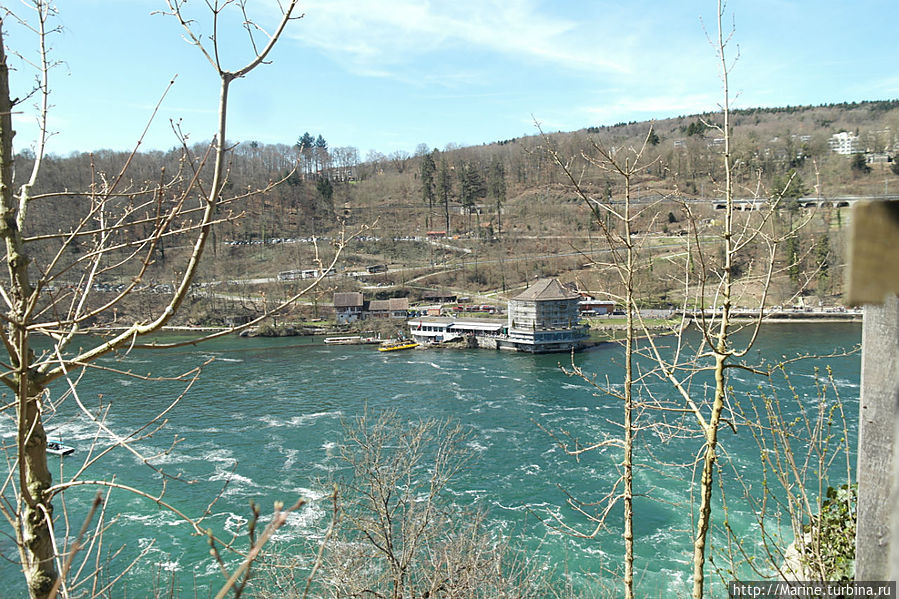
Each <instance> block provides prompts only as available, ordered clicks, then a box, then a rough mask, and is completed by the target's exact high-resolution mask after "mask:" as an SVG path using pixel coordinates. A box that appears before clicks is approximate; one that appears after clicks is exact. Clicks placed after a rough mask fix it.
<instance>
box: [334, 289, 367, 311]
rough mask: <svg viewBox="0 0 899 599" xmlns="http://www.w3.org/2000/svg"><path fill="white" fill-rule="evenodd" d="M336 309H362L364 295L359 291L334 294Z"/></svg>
mask: <svg viewBox="0 0 899 599" xmlns="http://www.w3.org/2000/svg"><path fill="white" fill-rule="evenodd" d="M334 307H335V308H361V307H362V294H361V293H359V292H358V291H347V292H342V293H335V294H334Z"/></svg>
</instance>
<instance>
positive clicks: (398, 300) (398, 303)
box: [365, 297, 409, 318]
mask: <svg viewBox="0 0 899 599" xmlns="http://www.w3.org/2000/svg"><path fill="white" fill-rule="evenodd" d="M365 313H366V316H368V317H369V318H406V316H408V314H409V298H408V297H394V298H390V299H386V300H371V301H370V302H368V309H367V310H366V311H365Z"/></svg>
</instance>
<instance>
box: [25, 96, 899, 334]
mask: <svg viewBox="0 0 899 599" xmlns="http://www.w3.org/2000/svg"><path fill="white" fill-rule="evenodd" d="M717 119H720V115H718V114H717V113H710V114H705V115H693V116H684V117H679V118H675V119H666V120H663V121H657V122H653V123H649V122H643V123H626V124H625V123H621V124H618V125H614V126H600V127H588V128H585V129H582V130H580V131H575V132H568V133H553V134H549V135H545V136H544V135H542V134H541V133H540V132H539V131H537V130H536V128H535V134H534V135H533V136H529V137H524V138H518V139H512V140H504V141H496V142H493V143H488V144H484V145H482V146H476V147H465V148H460V147H447V148H444V149H442V150H438V149H431V148H428V147H427V146H424V145H423V144H422V145H420V146H419V147H418V148H417V149H416V150H415V152H414V153H413V154H409V153H404V152H395V153H393V154H391V155H389V156H385V155H383V154H380V153H378V152H375V151H370V152H368V153H367V154H366V155H365V156H364V157H363V154H362V153H361V152H360V150H359V149H357V148H353V147H329V145H328V143H327V141H326V135H327V132H321V133H318V132H315V133H308V132H307V133H298V135H297V139H296V140H295V141H293V142H292V143H285V144H279V145H265V144H260V143H257V142H254V141H252V140H247V141H241V142H239V143H235V144H234V148H233V151H232V152H231V154H230V163H229V165H228V172H229V175H228V183H227V188H226V191H227V193H228V194H229V196H230V197H231V198H232V199H231V200H230V201H228V202H225V203H224V204H223V205H222V206H221V207H220V208H219V210H220V217H221V219H222V222H221V223H220V225H219V226H218V228H217V230H216V235H215V238H214V248H213V251H212V252H210V253H209V254H208V257H207V258H206V267H205V271H204V279H205V281H204V282H223V281H244V280H247V279H264V278H273V277H276V276H277V273H279V272H282V271H289V270H301V269H310V268H314V267H315V266H316V256H318V258H319V259H323V258H328V257H329V256H330V255H331V253H332V252H333V248H332V247H331V243H332V242H333V241H334V240H335V239H337V238H338V235H339V232H340V231H341V230H342V229H345V230H347V231H349V232H353V231H356V230H358V229H359V228H360V227H366V228H367V230H365V231H364V232H363V233H362V235H361V236H360V237H359V238H357V239H355V240H353V241H352V242H351V243H349V244H348V246H347V247H346V249H345V251H344V253H343V255H342V257H341V262H340V266H339V268H340V270H341V271H343V272H345V271H357V270H360V269H364V268H365V267H366V266H368V265H372V264H388V265H389V267H390V268H389V271H388V272H387V273H385V274H380V275H377V276H374V275H373V276H371V277H368V278H367V279H364V280H361V281H360V280H357V279H353V278H348V277H336V278H333V279H331V280H330V281H329V283H330V287H328V289H331V288H339V289H356V288H358V287H359V285H361V284H363V283H369V284H376V283H380V284H382V287H383V289H379V290H378V292H379V294H380V295H381V296H387V295H403V296H410V297H412V298H413V299H417V298H418V297H420V296H421V295H422V293H423V292H424V291H426V290H428V289H439V288H454V289H458V290H465V291H468V292H470V293H475V294H477V293H491V292H496V293H498V294H499V295H500V296H502V295H503V293H506V292H508V291H510V290H512V289H515V288H517V287H521V286H522V285H524V284H525V282H526V281H527V280H530V279H532V278H533V277H535V276H545V275H552V276H559V277H561V278H562V279H565V280H575V281H576V282H577V283H578V284H579V286H580V287H581V288H582V289H587V290H591V291H595V292H598V293H600V294H602V293H614V291H615V284H616V283H615V281H614V277H612V276H611V274H610V273H609V272H606V271H605V269H604V268H603V267H602V263H603V260H602V256H601V253H602V251H603V250H604V249H608V242H607V241H606V240H605V239H604V238H603V237H602V236H600V235H598V233H597V231H598V227H597V223H595V222H593V221H592V220H591V217H590V211H589V208H588V207H587V206H585V205H584V202H583V201H582V200H581V199H578V198H577V196H576V195H575V194H574V193H573V190H572V184H571V181H569V179H568V178H567V177H566V176H565V173H564V171H563V169H562V168H560V166H559V165H558V164H556V162H555V161H554V159H553V156H552V153H551V152H549V151H548V150H550V149H551V150H553V151H555V152H556V154H557V156H559V157H562V158H563V160H564V161H566V162H567V163H568V164H569V165H570V167H571V171H572V172H573V173H576V174H577V178H578V182H579V183H580V184H581V185H582V187H583V189H585V190H587V191H588V192H589V193H590V194H591V196H592V197H593V198H594V199H595V200H597V201H601V202H611V203H613V204H614V203H615V202H616V201H619V199H620V197H621V194H622V189H621V185H620V183H619V181H618V180H617V179H616V178H615V177H613V176H611V175H610V174H609V173H608V172H606V171H604V170H602V169H600V168H598V167H596V166H595V165H593V164H591V163H590V162H589V161H585V160H583V158H582V157H583V156H584V155H587V156H589V155H591V153H592V152H593V151H594V148H593V144H599V145H601V146H602V147H606V148H609V149H611V150H612V151H614V152H626V151H627V150H628V149H629V148H636V149H639V148H640V147H642V146H643V145H644V144H646V149H645V152H644V160H643V162H644V163H645V164H647V168H646V169H645V170H644V171H642V172H641V173H640V174H639V176H638V177H637V178H636V179H635V180H634V181H633V182H632V184H635V185H636V188H635V189H634V190H633V192H634V196H635V197H636V199H637V201H638V203H639V204H640V205H642V206H645V207H646V210H645V213H644V215H643V216H641V218H640V219H639V225H638V227H637V228H638V229H639V232H640V233H642V234H645V235H646V238H647V241H646V242H645V243H644V250H645V251H644V254H643V255H644V260H645V268H644V269H643V277H644V279H645V281H644V284H643V285H642V287H641V289H643V290H645V295H646V302H647V303H649V304H662V305H665V304H667V303H670V302H676V301H678V294H677V284H676V280H677V278H678V273H677V272H676V271H675V269H674V267H673V266H672V265H673V264H674V262H673V261H671V260H668V259H666V257H667V256H669V255H670V254H671V253H672V252H674V251H675V249H672V248H676V247H677V244H678V243H681V242H682V240H683V239H684V238H685V237H688V236H690V235H694V236H695V235H702V231H703V227H704V226H706V225H709V224H710V223H711V222H713V221H714V219H715V216H716V215H715V208H714V200H715V199H716V198H717V197H719V196H718V182H719V181H721V180H722V178H723V173H722V172H721V168H722V166H721V165H722V161H721V159H720V154H721V152H722V150H723V140H722V139H721V135H720V133H718V132H716V130H715V128H714V125H716V124H717ZM733 126H734V134H733V140H732V148H731V151H732V154H733V156H734V158H735V159H736V163H735V164H736V172H735V173H734V175H735V181H736V185H737V192H736V194H737V196H738V197H740V198H745V199H756V200H770V199H772V198H774V199H779V200H780V204H779V209H778V211H777V214H778V218H777V219H776V221H777V222H776V223H772V225H771V226H779V227H781V228H783V230H789V229H791V228H797V229H798V230H797V233H796V235H794V236H792V237H789V239H788V242H787V243H784V244H783V245H782V247H781V248H780V249H779V252H780V255H781V257H782V263H781V268H780V270H779V272H778V276H777V277H776V279H775V284H774V290H775V298H774V299H775V301H784V302H787V301H795V299H796V298H797V297H807V296H814V299H815V300H817V301H820V302H823V303H834V302H835V301H837V300H838V298H839V294H840V292H841V277H842V275H841V265H842V262H843V251H842V246H843V244H844V239H843V231H844V227H845V224H846V220H847V219H848V218H849V211H848V210H847V209H845V208H843V207H840V206H838V205H836V204H833V205H831V204H823V205H822V206H819V207H817V208H808V207H802V203H798V202H796V201H795V200H796V199H798V198H802V197H810V198H824V199H831V198H839V197H843V196H868V195H885V194H886V195H889V194H893V193H895V192H897V191H899V163H897V162H893V161H892V159H893V156H894V155H895V154H896V152H897V149H899V137H897V135H899V102H897V101H889V102H864V103H860V104H855V103H853V104H840V105H829V106H817V107H786V108H777V109H748V110H740V111H735V112H734V113H733ZM840 133H843V135H842V140H843V142H844V146H845V145H846V144H848V147H849V153H838V152H837V151H835V150H836V149H838V146H837V145H836V143H837V140H838V139H840V136H837V137H835V134H840ZM841 151H844V152H845V151H847V150H846V149H842V150H841ZM205 155H206V148H205V146H203V145H202V144H198V145H196V146H192V147H189V148H188V147H185V148H175V149H173V150H170V151H167V152H162V151H148V152H138V153H136V154H135V155H133V156H129V155H128V154H127V153H123V152H113V151H108V150H96V151H93V152H89V151H85V152H83V153H79V154H73V155H70V156H66V157H61V156H51V157H49V158H48V159H47V160H46V161H45V163H44V165H43V169H42V170H41V177H40V179H39V180H38V182H37V185H36V188H35V192H36V193H37V194H53V195H54V200H53V201H54V203H55V206H56V210H55V211H54V212H52V213H51V212H50V211H42V212H41V213H40V214H35V215H33V217H34V220H33V221H32V224H31V227H32V230H28V231H25V232H24V233H25V234H26V236H28V237H30V238H35V237H40V236H52V235H65V233H66V232H67V231H71V230H74V229H75V227H76V225H77V222H76V221H75V219H77V218H78V217H79V215H84V214H90V215H91V216H90V218H93V219H96V220H97V221H98V223H99V222H100V221H101V220H103V219H105V221H109V220H110V219H116V218H120V217H121V218H125V216H124V215H128V217H127V218H129V219H131V220H132V221H133V222H134V225H133V226H131V227H130V228H125V229H122V230H118V231H117V232H116V235H119V236H121V244H122V245H121V250H120V252H121V253H123V254H124V253H126V252H127V251H128V243H129V239H128V235H129V233H128V231H131V232H132V233H133V234H134V235H135V238H138V237H140V236H141V235H144V234H146V232H147V231H149V230H150V228H151V226H152V225H153V223H154V218H157V217H156V215H158V214H163V213H164V210H162V208H163V207H164V206H165V205H166V202H171V201H173V200H172V198H171V197H152V196H149V195H146V194H142V193H141V190H142V189H144V188H145V187H147V186H149V184H151V183H154V182H159V181H162V180H179V178H180V179H181V180H183V181H185V182H188V181H190V180H191V179H192V178H194V177H198V178H199V179H200V180H203V179H204V178H206V177H207V176H208V172H209V170H210V165H209V164H207V163H206V161H205V159H204V156H205ZM29 162H30V156H29V153H28V152H27V151H23V152H21V153H20V154H19V155H18V157H17V159H16V172H17V173H18V174H19V176H24V175H23V174H24V173H27V172H28V170H29V168H28V167H29ZM185 184H186V183H185ZM108 189H114V190H115V194H116V195H117V196H118V197H120V198H121V199H120V203H119V205H118V206H116V207H114V208H112V209H111V208H110V207H109V206H106V207H105V208H104V211H103V213H100V212H98V211H95V212H91V211H90V209H89V208H90V206H91V201H92V200H91V192H92V190H93V192H95V193H97V192H100V191H103V190H108ZM171 190H177V186H176V187H174V188H170V191H171ZM258 190H263V191H262V192H261V193H257V191H258ZM175 195H177V194H175V193H174V192H172V197H175ZM687 206H691V207H692V208H690V209H689V210H686V207H687ZM110 210H112V212H115V211H118V212H117V213H115V214H114V213H112V212H110ZM799 223H801V224H802V225H803V226H802V227H801V228H799V227H797V226H796V225H797V224H799ZM184 224H186V223H180V225H184ZM180 225H179V223H171V225H170V226H169V228H168V230H169V232H170V233H169V236H167V237H166V238H164V239H161V240H160V243H159V246H158V249H157V251H156V253H157V255H156V258H155V261H154V263H153V264H152V265H150V266H149V268H148V269H147V271H146V273H144V274H143V275H142V280H143V282H144V283H145V284H146V285H147V286H148V287H156V288H158V289H159V290H160V292H161V293H165V289H166V287H165V284H166V283H167V282H168V281H169V280H170V279H173V278H174V275H175V273H173V272H170V271H169V270H167V268H168V266H167V265H168V263H169V260H168V256H169V255H170V254H171V253H172V252H176V253H177V252H179V251H181V249H182V248H181V241H180V240H179V235H178V233H177V231H178V229H179V226H180ZM144 229H146V231H145V230H144ZM428 232H431V235H430V237H429V236H428ZM440 232H445V234H446V237H445V238H443V237H442V235H441V234H440ZM79 239H80V240H79V242H78V243H75V244H73V249H72V251H73V252H76V253H77V252H79V251H82V252H86V253H89V252H90V244H91V237H90V235H83V236H82V237H81V238H79ZM312 239H316V240H319V242H318V243H317V244H316V243H313V242H312ZM679 240H680V241H679ZM50 247H51V246H50V245H49V244H48V247H47V251H50ZM316 252H318V254H316ZM109 259H110V260H112V259H114V258H113V257H112V256H110V258H109ZM173 263H174V261H173ZM739 267H740V268H741V269H742V274H744V275H745V276H746V280H747V287H746V290H745V291H746V293H747V295H748V297H751V296H752V294H753V293H754V291H753V287H752V285H751V284H749V283H748V281H750V280H751V278H752V275H753V271H752V269H753V265H752V261H751V260H749V261H747V263H746V264H743V265H739ZM58 278H59V280H60V281H61V282H64V283H66V284H71V285H77V284H78V278H79V275H78V273H75V272H71V273H61V274H60V276H59V277H58ZM101 280H102V277H101ZM122 283H123V281H118V280H109V281H105V282H104V284H105V285H108V286H109V287H110V288H111V289H114V288H115V286H116V285H120V284H122ZM244 285H245V286H246V285H248V284H244ZM267 285H268V287H266V286H265V285H261V286H260V285H258V284H257V285H255V286H252V285H250V287H252V288H247V289H244V291H245V293H244V295H245V297H247V298H254V297H259V296H258V292H259V291H264V290H266V289H267V290H268V293H269V297H272V296H273V295H275V296H277V295H278V294H279V293H281V292H280V291H279V290H278V288H279V287H284V286H287V285H296V283H295V282H292V283H287V282H282V283H278V284H271V283H269V284H267ZM272 285H274V287H272ZM329 293H330V291H328V290H327V289H326V290H325V291H323V292H321V294H320V295H319V299H320V300H321V301H322V302H327V301H328V299H329ZM201 295H202V294H200V293H199V292H198V294H197V296H196V302H197V307H196V309H195V310H194V311H193V312H192V313H191V314H189V315H188V316H187V318H186V320H187V321H189V322H195V323H200V322H213V321H215V320H216V319H219V318H221V316H222V315H223V314H227V313H234V312H242V311H247V310H248V311H252V310H253V309H254V307H253V305H252V304H253V301H243V302H242V303H241V302H237V304H235V302H234V301H231V302H230V303H229V302H228V301H227V299H228V298H224V299H223V297H222V294H218V295H215V294H207V296H206V297H205V299H203V298H201V297H200V296H201ZM148 301H150V300H148ZM317 303H318V299H317V300H316V304H317ZM316 310H317V305H316Z"/></svg>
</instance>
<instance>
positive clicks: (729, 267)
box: [693, 0, 734, 599]
mask: <svg viewBox="0 0 899 599" xmlns="http://www.w3.org/2000/svg"><path fill="white" fill-rule="evenodd" d="M723 10H724V7H723V5H722V0H718V12H717V17H718V18H717V23H718V39H717V44H716V49H717V51H718V58H719V60H720V61H721V82H722V86H723V88H724V89H723V96H724V97H723V103H722V106H721V112H722V117H723V121H724V122H723V123H722V126H721V130H722V132H723V134H724V156H723V158H724V174H725V179H724V199H725V203H726V208H725V213H724V231H723V232H722V237H723V238H724V267H723V273H722V284H721V297H722V303H721V322H720V323H719V328H718V335H717V339H716V344H715V347H714V350H713V354H714V358H715V368H714V373H715V396H714V399H713V401H712V408H711V414H710V415H709V420H708V422H707V423H706V426H705V430H704V431H703V433H704V434H705V455H704V456H703V461H702V474H701V476H700V490H699V494H700V504H699V517H698V520H697V523H696V532H695V537H694V539H693V599H702V596H703V587H704V585H705V571H704V568H705V558H706V541H707V539H708V534H709V529H710V527H711V516H712V486H713V483H714V476H715V459H716V449H717V445H718V425H719V423H720V421H721V412H722V411H723V410H724V399H725V393H726V384H727V381H726V379H725V376H724V370H725V368H726V362H727V359H728V358H729V357H730V356H731V353H730V349H729V348H728V336H729V326H730V310H731V295H732V292H733V258H734V244H733V211H734V206H733V181H732V178H731V177H732V175H731V162H730V141H731V139H730V136H731V135H730V134H731V129H730V97H729V91H728V65H727V60H726V59H725V55H724V48H725V45H726V40H725V38H724V33H723V30H722V27H721V25H722V23H721V18H722V12H723Z"/></svg>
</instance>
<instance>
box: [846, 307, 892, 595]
mask: <svg viewBox="0 0 899 599" xmlns="http://www.w3.org/2000/svg"><path fill="white" fill-rule="evenodd" d="M897 383H899V298H897V297H896V296H893V297H892V298H890V299H888V300H887V301H886V302H884V304H883V305H882V306H875V305H867V306H865V321H864V324H863V326H862V377H861V398H860V400H859V432H858V472H857V476H858V506H857V510H858V512H857V514H858V522H857V530H856V538H855V560H856V561H855V564H856V566H855V567H856V570H855V575H856V580H887V579H889V580H896V578H897V577H896V575H895V574H892V575H891V574H890V568H889V567H888V550H889V549H890V548H891V547H892V548H895V547H899V543H892V542H891V536H890V523H891V520H892V522H893V524H894V525H895V524H899V517H892V518H891V514H892V513H896V512H897V508H896V506H895V500H894V499H891V497H899V495H893V494H894V493H895V492H896V490H899V486H897V482H899V481H897V480H896V478H895V475H894V471H895V468H896V466H899V458H894V454H895V453H896V450H895V447H896V444H895V439H896V432H895V430H896V428H897V426H899V418H897V416H899V411H897V402H899V384H897Z"/></svg>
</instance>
